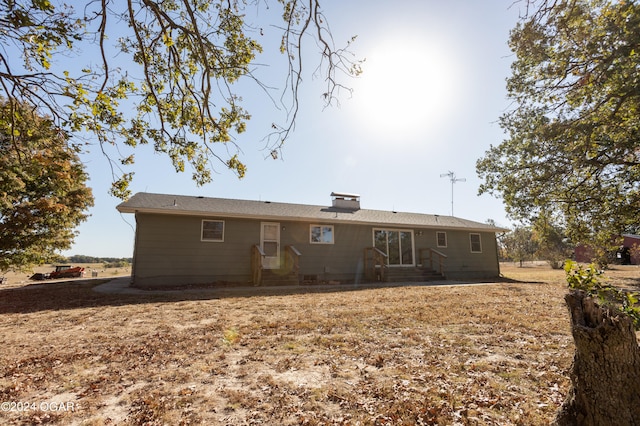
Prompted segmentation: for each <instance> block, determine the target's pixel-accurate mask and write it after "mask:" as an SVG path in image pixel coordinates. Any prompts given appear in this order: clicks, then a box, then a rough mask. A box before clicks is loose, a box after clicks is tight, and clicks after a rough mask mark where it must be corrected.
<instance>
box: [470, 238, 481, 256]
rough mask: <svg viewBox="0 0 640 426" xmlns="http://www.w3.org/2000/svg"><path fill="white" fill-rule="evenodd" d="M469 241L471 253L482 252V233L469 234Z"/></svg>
mask: <svg viewBox="0 0 640 426" xmlns="http://www.w3.org/2000/svg"><path fill="white" fill-rule="evenodd" d="M469 241H470V242H471V253H482V243H481V241H480V234H469Z"/></svg>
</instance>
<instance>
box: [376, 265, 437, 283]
mask: <svg viewBox="0 0 640 426" xmlns="http://www.w3.org/2000/svg"><path fill="white" fill-rule="evenodd" d="M443 279H444V276H442V274H440V273H438V272H436V271H434V270H431V269H428V268H417V267H416V268H388V269H387V270H386V280H385V281H387V282H401V281H407V282H425V281H438V280H443Z"/></svg>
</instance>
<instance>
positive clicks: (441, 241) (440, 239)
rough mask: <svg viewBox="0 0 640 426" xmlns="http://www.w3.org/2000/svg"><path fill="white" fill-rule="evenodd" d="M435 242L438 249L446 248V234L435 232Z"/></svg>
mask: <svg viewBox="0 0 640 426" xmlns="http://www.w3.org/2000/svg"><path fill="white" fill-rule="evenodd" d="M436 241H437V245H438V247H446V246H447V233H446V232H436Z"/></svg>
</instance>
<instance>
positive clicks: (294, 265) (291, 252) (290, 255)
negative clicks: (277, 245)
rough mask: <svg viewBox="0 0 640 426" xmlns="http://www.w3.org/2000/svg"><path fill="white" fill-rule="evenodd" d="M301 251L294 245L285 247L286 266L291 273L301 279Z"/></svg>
mask: <svg viewBox="0 0 640 426" xmlns="http://www.w3.org/2000/svg"><path fill="white" fill-rule="evenodd" d="M300 256H302V253H300V252H299V251H298V250H297V249H296V248H295V247H294V246H286V247H285V249H284V267H285V269H286V270H287V272H289V273H290V274H291V275H294V276H296V277H298V280H299V279H300Z"/></svg>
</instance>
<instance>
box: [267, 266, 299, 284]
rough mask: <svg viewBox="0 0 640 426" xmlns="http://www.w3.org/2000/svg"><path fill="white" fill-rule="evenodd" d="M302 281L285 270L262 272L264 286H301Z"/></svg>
mask: <svg viewBox="0 0 640 426" xmlns="http://www.w3.org/2000/svg"><path fill="white" fill-rule="evenodd" d="M299 284H300V281H299V279H298V276H297V275H296V274H293V273H291V272H290V271H286V270H284V269H263V270H262V284H261V285H262V286H265V287H268V286H283V285H299Z"/></svg>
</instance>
